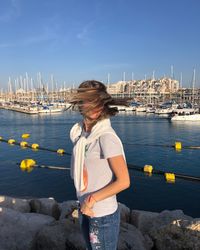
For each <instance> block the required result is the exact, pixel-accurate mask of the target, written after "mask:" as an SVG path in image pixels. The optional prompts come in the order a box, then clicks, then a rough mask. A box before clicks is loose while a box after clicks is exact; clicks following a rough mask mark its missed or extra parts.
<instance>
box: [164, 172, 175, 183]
mask: <svg viewBox="0 0 200 250" xmlns="http://www.w3.org/2000/svg"><path fill="white" fill-rule="evenodd" d="M165 179H166V181H167V182H175V174H174V173H165Z"/></svg>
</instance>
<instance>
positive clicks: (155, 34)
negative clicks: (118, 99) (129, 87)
mask: <svg viewBox="0 0 200 250" xmlns="http://www.w3.org/2000/svg"><path fill="white" fill-rule="evenodd" d="M199 13H200V1H199V0H1V7H0V88H2V87H6V86H7V82H8V77H9V76H11V78H12V79H14V78H16V77H19V76H20V75H22V76H25V73H26V72H28V74H29V75H30V76H31V77H33V78H34V79H36V75H37V73H38V72H41V74H42V77H43V79H44V80H45V81H49V79H50V75H51V74H53V75H54V77H55V79H56V80H57V82H58V84H61V83H62V82H63V81H66V84H68V85H70V84H72V83H75V84H76V85H78V84H79V83H80V82H81V81H83V80H86V79H97V80H102V81H104V82H106V81H107V75H108V73H110V81H111V82H114V81H117V80H121V79H122V77H123V72H126V79H127V80H128V79H131V75H132V72H134V78H135V79H141V78H144V76H145V75H146V76H147V78H150V77H151V75H152V72H153V71H154V70H155V76H156V78H158V77H161V76H163V75H166V76H170V66H171V65H173V67H174V75H175V77H176V78H177V79H180V74H181V72H182V75H183V85H184V86H189V85H190V84H191V79H192V74H193V73H192V72H193V68H194V67H195V68H196V78H197V82H196V86H199V87H200V83H199V82H200V49H199V47H200V15H199Z"/></svg>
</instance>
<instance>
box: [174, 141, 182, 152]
mask: <svg viewBox="0 0 200 250" xmlns="http://www.w3.org/2000/svg"><path fill="white" fill-rule="evenodd" d="M174 147H175V149H176V150H177V151H180V150H181V149H182V143H181V142H180V141H176V142H175V145H174Z"/></svg>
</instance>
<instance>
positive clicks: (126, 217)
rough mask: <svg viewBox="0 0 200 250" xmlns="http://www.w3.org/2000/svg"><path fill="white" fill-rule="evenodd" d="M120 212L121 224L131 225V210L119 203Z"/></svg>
mask: <svg viewBox="0 0 200 250" xmlns="http://www.w3.org/2000/svg"><path fill="white" fill-rule="evenodd" d="M118 205H119V211H120V219H121V222H127V223H130V215H131V213H130V208H128V207H127V206H126V205H124V204H122V203H119V202H118Z"/></svg>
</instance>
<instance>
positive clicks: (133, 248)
mask: <svg viewBox="0 0 200 250" xmlns="http://www.w3.org/2000/svg"><path fill="white" fill-rule="evenodd" d="M152 246H153V242H152V240H151V239H150V238H145V237H144V236H143V235H142V233H141V232H140V231H139V230H138V229H137V228H136V227H135V226H133V225H131V224H128V223H121V226H120V234H119V242H118V248H117V249H118V250H126V249H128V250H150V249H151V248H152Z"/></svg>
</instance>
